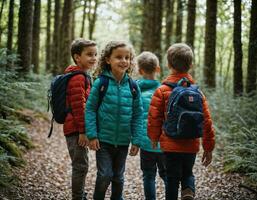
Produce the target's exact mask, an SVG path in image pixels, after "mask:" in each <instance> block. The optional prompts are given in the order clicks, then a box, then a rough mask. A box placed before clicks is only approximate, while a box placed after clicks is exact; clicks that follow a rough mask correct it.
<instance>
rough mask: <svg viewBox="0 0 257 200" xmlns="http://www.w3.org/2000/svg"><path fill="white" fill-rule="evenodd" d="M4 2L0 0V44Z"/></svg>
mask: <svg viewBox="0 0 257 200" xmlns="http://www.w3.org/2000/svg"><path fill="white" fill-rule="evenodd" d="M4 4H5V0H2V3H1V7H0V44H1V41H2V32H3V27H2V16H3V10H4Z"/></svg>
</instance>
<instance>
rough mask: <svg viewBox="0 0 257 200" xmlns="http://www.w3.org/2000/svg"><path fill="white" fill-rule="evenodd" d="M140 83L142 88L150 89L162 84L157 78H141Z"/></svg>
mask: <svg viewBox="0 0 257 200" xmlns="http://www.w3.org/2000/svg"><path fill="white" fill-rule="evenodd" d="M138 85H139V87H140V89H141V90H149V89H152V88H153V89H154V88H157V87H158V86H159V85H160V82H159V81H157V80H149V79H140V80H138Z"/></svg>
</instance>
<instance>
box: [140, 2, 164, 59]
mask: <svg viewBox="0 0 257 200" xmlns="http://www.w3.org/2000/svg"><path fill="white" fill-rule="evenodd" d="M144 8H145V9H144V14H143V15H144V17H143V25H142V37H143V38H142V51H152V52H153V53H155V54H156V55H157V57H158V58H159V59H161V29H162V1H155V0H144ZM160 61H161V60H160Z"/></svg>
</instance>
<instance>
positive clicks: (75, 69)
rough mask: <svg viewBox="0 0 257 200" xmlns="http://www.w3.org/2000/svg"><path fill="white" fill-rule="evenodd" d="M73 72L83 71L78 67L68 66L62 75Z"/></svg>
mask: <svg viewBox="0 0 257 200" xmlns="http://www.w3.org/2000/svg"><path fill="white" fill-rule="evenodd" d="M74 71H83V69H82V68H81V67H79V66H74V65H70V66H68V67H67V68H66V69H65V71H64V73H65V74H67V73H69V72H74Z"/></svg>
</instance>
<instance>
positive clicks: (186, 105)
mask: <svg viewBox="0 0 257 200" xmlns="http://www.w3.org/2000/svg"><path fill="white" fill-rule="evenodd" d="M184 83H186V87H184V86H183V84H184ZM163 84H164V85H167V86H169V87H171V88H172V89H173V91H172V92H171V94H170V96H169V100H168V105H167V110H166V111H167V119H166V120H165V121H164V124H163V130H164V131H165V133H166V135H167V136H169V137H171V138H172V139H195V138H199V137H202V133H203V121H204V117H203V96H202V93H201V91H200V90H199V89H198V86H197V85H193V84H191V83H190V82H189V80H188V79H187V78H185V77H184V78H182V79H181V80H179V81H178V82H177V83H169V82H165V83H163Z"/></svg>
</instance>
